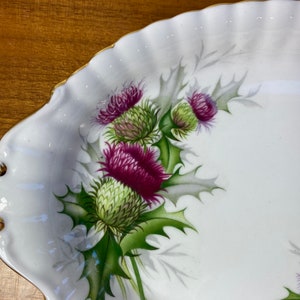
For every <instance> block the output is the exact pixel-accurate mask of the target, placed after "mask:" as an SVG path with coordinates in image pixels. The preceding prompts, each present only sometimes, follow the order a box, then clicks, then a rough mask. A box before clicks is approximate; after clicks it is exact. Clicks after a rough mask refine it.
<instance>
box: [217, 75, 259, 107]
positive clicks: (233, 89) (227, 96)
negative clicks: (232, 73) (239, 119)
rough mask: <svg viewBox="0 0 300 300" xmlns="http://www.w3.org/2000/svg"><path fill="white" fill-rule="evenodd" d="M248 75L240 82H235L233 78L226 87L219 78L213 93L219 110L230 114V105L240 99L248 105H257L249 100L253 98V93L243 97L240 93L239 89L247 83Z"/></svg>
mask: <svg viewBox="0 0 300 300" xmlns="http://www.w3.org/2000/svg"><path fill="white" fill-rule="evenodd" d="M246 75H247V73H246V74H245V75H244V76H243V77H242V78H241V79H239V80H235V78H232V80H231V81H230V82H229V83H227V84H225V85H222V80H221V77H220V78H219V80H218V82H217V84H216V86H215V88H214V90H213V92H212V98H213V99H214V100H215V101H216V103H217V107H218V109H219V110H224V111H227V112H229V107H228V103H229V102H230V101H234V100H236V99H239V100H240V101H241V102H242V101H243V100H245V102H247V104H249V103H253V104H255V102H254V101H252V100H250V99H248V97H250V96H253V93H249V94H248V95H247V96H242V95H241V94H240V93H239V89H240V87H241V85H242V84H243V82H244V81H245V78H246Z"/></svg>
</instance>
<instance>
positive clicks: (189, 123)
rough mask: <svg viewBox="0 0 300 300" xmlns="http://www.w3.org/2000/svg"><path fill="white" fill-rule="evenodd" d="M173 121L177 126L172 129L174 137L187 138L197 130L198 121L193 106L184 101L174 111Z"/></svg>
mask: <svg viewBox="0 0 300 300" xmlns="http://www.w3.org/2000/svg"><path fill="white" fill-rule="evenodd" d="M172 120H173V122H174V124H175V125H176V127H175V128H173V129H172V133H173V135H175V136H177V137H179V138H185V137H186V136H187V135H188V134H189V133H191V132H192V131H193V130H195V129H196V128H197V125H198V120H197V117H196V116H195V114H194V112H193V110H192V108H191V106H190V105H189V104H188V103H187V102H185V101H183V102H180V103H178V104H177V105H176V106H175V107H174V109H173V110H172Z"/></svg>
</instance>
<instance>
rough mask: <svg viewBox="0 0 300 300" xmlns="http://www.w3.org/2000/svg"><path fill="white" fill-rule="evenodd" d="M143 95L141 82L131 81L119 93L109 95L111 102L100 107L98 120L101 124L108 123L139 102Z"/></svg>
mask: <svg viewBox="0 0 300 300" xmlns="http://www.w3.org/2000/svg"><path fill="white" fill-rule="evenodd" d="M142 96H143V89H142V86H141V83H139V84H138V85H134V84H133V83H130V84H129V85H127V86H125V87H124V88H123V89H122V91H121V92H120V93H118V94H114V95H112V96H110V97H109V103H108V104H107V105H106V107H104V108H100V109H99V112H98V115H97V117H96V122H97V123H99V124H100V125H107V124H109V123H111V122H112V121H113V120H115V119H116V118H118V117H119V116H121V115H122V114H123V113H124V112H126V111H127V110H129V109H130V108H131V107H133V106H134V105H135V104H136V103H138V102H139V101H140V100H141V98H142Z"/></svg>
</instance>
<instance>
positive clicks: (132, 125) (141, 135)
mask: <svg viewBox="0 0 300 300" xmlns="http://www.w3.org/2000/svg"><path fill="white" fill-rule="evenodd" d="M156 123H157V110H156V109H155V108H153V106H151V105H150V104H149V103H148V102H144V103H143V104H142V105H138V106H134V107H132V108H130V109H129V110H128V111H126V112H124V113H123V114H122V115H121V116H119V117H118V118H116V119H115V120H114V121H113V122H112V123H111V124H110V126H109V129H108V132H107V134H108V139H109V140H110V141H112V142H117V143H121V142H125V143H132V144H133V143H140V144H142V145H146V144H148V143H151V142H152V141H153V140H154V139H155V137H156V135H157V131H156V130H155V126H156Z"/></svg>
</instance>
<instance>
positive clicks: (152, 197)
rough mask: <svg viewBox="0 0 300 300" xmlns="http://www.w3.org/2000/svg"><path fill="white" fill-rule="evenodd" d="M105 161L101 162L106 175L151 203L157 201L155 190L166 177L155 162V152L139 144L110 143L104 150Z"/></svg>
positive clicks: (158, 188) (156, 190)
mask: <svg viewBox="0 0 300 300" xmlns="http://www.w3.org/2000/svg"><path fill="white" fill-rule="evenodd" d="M104 156H105V161H104V162H101V164H102V165H103V168H101V169H100V170H101V171H105V172H106V176H111V177H113V178H115V179H116V180H118V181H120V182H122V183H123V184H124V185H127V186H129V187H130V188H131V189H133V190H134V191H136V192H137V193H138V194H139V195H141V196H142V197H143V199H144V200H145V201H146V202H147V203H148V204H149V205H151V204H152V203H154V202H159V197H161V196H160V195H159V194H157V192H158V191H159V190H160V188H161V184H162V183H163V181H164V180H166V179H167V178H168V175H167V174H166V173H165V172H164V169H163V167H162V166H161V165H160V164H159V163H158V162H157V160H156V155H155V152H154V151H153V150H151V149H149V148H147V149H146V150H144V148H143V147H142V146H140V145H139V144H125V143H119V144H112V145H110V144H109V145H108V148H107V149H105V150H104Z"/></svg>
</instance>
